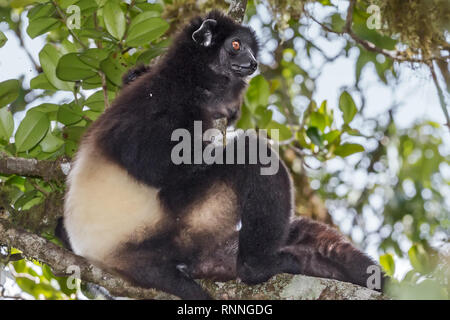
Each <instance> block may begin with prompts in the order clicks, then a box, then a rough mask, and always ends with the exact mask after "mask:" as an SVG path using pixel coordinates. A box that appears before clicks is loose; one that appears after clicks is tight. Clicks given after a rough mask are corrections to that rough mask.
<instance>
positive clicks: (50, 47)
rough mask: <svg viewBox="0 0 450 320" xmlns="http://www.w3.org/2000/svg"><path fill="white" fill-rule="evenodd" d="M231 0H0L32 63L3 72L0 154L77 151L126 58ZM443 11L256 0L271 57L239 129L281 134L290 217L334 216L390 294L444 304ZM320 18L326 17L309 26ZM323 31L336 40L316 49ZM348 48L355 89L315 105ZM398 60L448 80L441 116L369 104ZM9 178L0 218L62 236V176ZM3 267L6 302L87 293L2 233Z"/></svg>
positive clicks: (325, 0) (148, 52)
mask: <svg viewBox="0 0 450 320" xmlns="http://www.w3.org/2000/svg"><path fill="white" fill-rule="evenodd" d="M74 5H75V7H74ZM349 5H350V6H351V10H350V11H351V14H352V15H351V16H350V18H351V19H350V20H349V19H348V17H349V16H348V12H347V11H348V9H347V8H348V7H349ZM228 6H229V3H227V2H225V1H217V0H202V1H193V0H172V1H170V0H164V1H145V0H132V1H118V0H95V1H92V0H54V1H46V0H41V1H31V0H0V27H1V28H0V48H1V47H3V46H5V44H7V42H8V41H10V39H8V38H11V37H14V38H16V39H17V41H18V43H19V45H20V48H21V50H24V51H25V53H26V54H27V56H28V57H29V59H30V61H31V64H32V66H33V70H26V69H24V70H21V71H23V72H22V73H23V75H21V76H19V77H18V78H17V79H8V78H4V76H3V75H2V73H1V71H0V151H1V152H2V154H3V155H7V156H15V157H23V158H34V159H38V160H47V159H50V160H55V159H68V160H69V159H71V158H72V157H73V155H74V153H75V152H76V149H77V145H78V142H79V140H80V137H81V136H82V134H83V132H84V130H85V129H86V128H87V127H88V126H89V125H90V124H91V123H92V122H93V121H95V119H97V117H98V116H99V115H100V114H101V113H102V112H103V111H104V109H105V107H106V108H107V107H108V106H109V105H110V104H111V102H112V101H113V100H114V98H115V96H116V95H117V94H118V92H119V91H120V86H121V76H122V74H123V73H124V72H125V71H126V70H127V69H128V68H130V67H132V66H134V65H136V64H148V63H154V62H155V61H157V59H158V57H159V56H160V55H161V54H163V53H164V52H165V50H166V49H167V47H168V46H169V45H170V42H171V39H172V38H173V35H174V33H175V32H176V30H177V29H178V28H179V27H180V26H182V25H183V24H184V23H185V22H187V21H188V20H189V19H190V18H191V17H193V16H194V15H197V14H204V13H205V12H207V11H208V10H210V9H213V8H219V9H223V10H226V9H227V8H228ZM77 10H79V11H77ZM78 12H79V16H77V14H78ZM316 12H319V13H320V14H319V15H320V18H316V17H315V15H314V14H315V13H316ZM449 15H450V5H449V1H448V0H432V1H427V0H420V1H413V0H408V1H400V0H388V1H378V0H358V1H332V0H318V1H312V0H261V1H255V0H254V1H251V0H250V1H248V3H247V10H246V15H245V18H244V23H247V24H250V25H251V26H253V27H254V28H255V29H256V31H257V34H258V36H259V38H260V42H261V46H262V53H261V57H260V58H261V59H260V60H261V64H260V67H259V74H258V75H256V76H255V77H253V78H252V79H251V81H250V84H249V89H248V92H247V94H246V96H245V100H244V105H243V106H242V117H241V119H240V120H239V122H238V123H237V127H239V128H243V129H248V128H257V129H278V130H279V135H278V137H272V138H273V139H275V140H277V141H278V143H279V144H280V145H281V155H282V157H283V158H284V160H285V161H286V163H287V164H288V166H289V168H290V170H291V172H292V175H293V179H294V184H295V186H296V209H297V214H301V215H305V216H308V217H311V218H313V219H316V220H320V221H323V222H326V223H329V224H332V225H334V226H336V227H337V228H339V229H340V230H341V231H342V232H343V233H345V234H346V235H348V236H349V237H350V238H351V239H352V240H353V241H354V242H355V243H356V244H357V245H359V246H360V247H361V248H362V249H364V250H366V251H367V252H369V253H370V254H372V255H376V256H377V257H378V258H379V260H380V263H381V265H382V266H383V268H384V269H385V271H386V272H387V273H388V274H389V275H391V276H392V277H393V278H392V279H393V280H392V281H391V284H390V286H389V290H388V294H389V295H390V296H391V297H393V298H400V299H402V298H404V299H407V298H438V299H448V298H449V293H450V284H449V279H450V267H449V266H450V261H449V259H450V248H449V242H448V241H449V240H448V236H449V231H450V220H449V219H450V166H449V155H450V151H449V149H450V148H449V147H450V145H449V143H450V140H449V130H448V127H447V126H448V111H447V105H446V101H448V87H449V69H448V55H449V48H450V47H449V42H448V40H449V33H448V31H449V23H450V17H449ZM77 24H79V25H77ZM312 26H316V27H317V26H319V31H318V32H316V33H315V34H314V36H313V37H311V36H310V34H309V29H310V28H312ZM30 38H31V39H35V38H40V39H42V46H41V48H40V51H39V52H38V55H36V54H33V53H32V52H29V51H28V50H27V45H26V43H27V41H30V40H29V39H30ZM326 42H328V43H331V45H332V46H333V48H334V49H335V50H333V51H332V52H328V51H327V49H323V48H324V46H323V43H326ZM368 43H369V44H370V45H372V47H371V46H370V45H369V47H368V46H367V44H368ZM0 50H2V49H0ZM355 52H356V56H355ZM331 53H333V54H331ZM350 56H352V57H354V58H353V59H352V60H351V61H352V63H353V64H354V68H353V69H349V70H346V72H354V74H353V75H352V76H353V77H354V81H353V84H352V85H350V86H345V87H342V88H341V89H340V91H339V92H338V93H337V97H338V98H337V99H336V101H327V100H323V101H320V100H319V101H317V100H315V99H316V98H315V97H316V91H317V88H318V86H319V85H318V81H319V80H320V77H321V75H322V74H323V73H325V72H327V71H326V70H327V66H328V65H333V64H334V63H335V62H336V61H337V60H338V59H340V58H343V57H344V58H349V57H350ZM36 57H37V58H38V59H37V58H36ZM317 61H319V62H320V63H317ZM1 63H2V65H4V64H7V63H8V62H7V61H2V62H1ZM401 64H403V65H405V64H406V65H407V66H406V67H407V68H408V69H409V70H416V69H420V68H421V66H425V67H426V68H428V67H429V68H430V70H432V74H433V73H434V74H436V73H437V74H438V75H439V77H438V78H439V79H438V80H439V81H438V80H437V78H436V77H435V78H436V79H435V81H434V83H435V84H436V85H437V89H438V88H439V89H438V90H437V92H438V93H439V98H440V99H439V101H440V104H441V107H442V109H441V110H440V112H442V115H441V116H439V117H438V118H439V119H441V121H431V120H430V119H419V120H418V121H416V122H415V123H414V124H412V125H411V126H409V127H407V128H405V127H401V126H400V127H399V126H398V124H397V123H396V120H395V115H396V113H397V111H398V110H399V109H400V108H418V107H417V106H409V105H399V104H398V103H397V101H395V99H393V98H389V97H388V98H383V97H381V96H380V97H378V100H377V104H378V105H379V108H380V111H382V112H375V113H373V112H371V113H368V112H366V111H367V110H366V99H367V88H365V86H367V84H364V81H363V78H364V77H373V76H375V77H376V79H377V80H376V81H377V82H378V83H379V84H378V85H383V86H386V87H388V88H391V89H392V90H393V91H395V90H396V88H397V85H398V84H399V82H400V81H404V80H401V77H400V74H401V72H402V68H401V67H400V65H401ZM1 67H2V66H0V68H1ZM20 67H21V66H17V68H20ZM0 70H1V69H0ZM427 70H428V69H427ZM26 74H28V76H29V75H30V74H31V75H32V77H31V80H30V81H25V75H26ZM368 74H370V75H368ZM338 76H339V75H338ZM430 78H431V76H430V75H429V73H428V79H430ZM430 81H431V80H430ZM439 82H440V83H439ZM368 114H369V115H368ZM374 114H375V116H374ZM446 115H447V118H446ZM0 179H1V191H0V201H1V202H0V203H1V205H2V210H1V214H0V217H3V218H5V217H6V218H8V219H10V220H11V221H13V222H14V223H15V224H17V225H20V226H21V227H24V228H26V229H28V230H30V231H32V232H35V233H37V234H40V235H42V236H44V237H46V238H47V239H50V240H52V241H54V242H55V243H58V240H57V239H56V238H54V236H53V233H54V228H55V221H56V217H58V216H59V215H60V214H61V211H60V209H61V199H62V196H63V194H64V183H62V182H58V181H45V180H44V179H39V178H26V177H21V176H17V175H4V174H3V175H2V174H1V173H0ZM0 267H1V269H0V293H2V294H3V297H8V296H9V297H11V296H14V297H15V298H19V297H22V298H23V297H24V298H36V299H76V298H85V296H84V295H83V294H80V292H79V291H78V293H77V291H76V286H71V288H68V286H67V281H66V280H67V279H66V278H64V277H57V276H55V275H53V274H52V272H51V270H50V268H49V267H48V266H46V265H43V264H40V263H39V262H37V261H26V260H24V259H23V257H22V256H21V255H20V252H18V251H17V250H15V249H14V248H10V247H8V246H7V245H6V244H4V246H3V247H0ZM69 282H70V281H69Z"/></svg>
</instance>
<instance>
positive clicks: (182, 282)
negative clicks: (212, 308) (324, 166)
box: [115, 244, 211, 300]
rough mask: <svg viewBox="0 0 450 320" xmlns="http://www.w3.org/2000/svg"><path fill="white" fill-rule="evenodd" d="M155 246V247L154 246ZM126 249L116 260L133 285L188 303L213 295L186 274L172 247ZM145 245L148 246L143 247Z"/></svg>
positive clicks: (119, 268) (120, 269) (208, 298)
mask: <svg viewBox="0 0 450 320" xmlns="http://www.w3.org/2000/svg"><path fill="white" fill-rule="evenodd" d="M153 245H154V244H153ZM140 246H141V247H140V248H136V249H133V247H127V248H125V250H123V251H122V252H121V253H120V254H119V255H118V256H117V257H118V259H117V261H119V263H120V265H117V267H116V268H115V269H117V271H118V272H119V273H120V274H121V275H122V276H124V277H125V278H126V279H128V280H129V281H130V282H132V283H135V284H136V285H138V286H141V287H144V288H152V289H157V290H161V291H163V292H167V293H170V294H173V295H176V296H178V297H180V298H181V299H186V300H210V299H211V296H210V295H209V294H208V293H207V292H206V291H205V290H204V289H203V288H202V287H201V286H200V285H199V284H198V283H197V282H196V281H195V280H194V279H192V278H191V277H190V276H189V275H188V274H187V273H186V272H184V269H183V267H184V266H183V265H182V264H181V263H180V262H179V261H177V259H176V258H175V256H176V253H174V252H173V248H171V247H170V246H169V247H165V248H155V247H151V246H150V247H149V250H148V251H147V250H145V249H143V248H142V245H140ZM144 246H145V245H144Z"/></svg>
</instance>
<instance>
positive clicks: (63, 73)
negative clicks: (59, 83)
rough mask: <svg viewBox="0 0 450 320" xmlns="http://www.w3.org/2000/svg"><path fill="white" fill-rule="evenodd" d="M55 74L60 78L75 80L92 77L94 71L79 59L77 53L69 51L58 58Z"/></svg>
mask: <svg viewBox="0 0 450 320" xmlns="http://www.w3.org/2000/svg"><path fill="white" fill-rule="evenodd" d="M56 75H57V76H58V78H59V79H61V80H65V81H77V80H83V79H86V78H90V77H93V76H95V75H96V72H95V71H94V70H93V69H92V68H91V67H90V66H88V65H86V64H85V63H83V62H82V61H81V60H80V58H79V54H78V53H69V54H66V55H64V56H62V57H61V58H60V59H59V62H58V66H57V67H56Z"/></svg>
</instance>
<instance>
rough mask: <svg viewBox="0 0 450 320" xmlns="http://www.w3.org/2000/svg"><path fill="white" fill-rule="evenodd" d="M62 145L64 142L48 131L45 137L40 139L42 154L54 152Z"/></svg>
mask: <svg viewBox="0 0 450 320" xmlns="http://www.w3.org/2000/svg"><path fill="white" fill-rule="evenodd" d="M63 144H64V140H62V139H60V138H58V137H56V136H54V135H53V134H52V133H51V132H50V130H48V132H47V135H46V136H45V137H44V139H42V141H41V143H40V146H41V148H42V151H44V152H55V151H56V150H58V149H59V148H60V147H61V146H62V145H63Z"/></svg>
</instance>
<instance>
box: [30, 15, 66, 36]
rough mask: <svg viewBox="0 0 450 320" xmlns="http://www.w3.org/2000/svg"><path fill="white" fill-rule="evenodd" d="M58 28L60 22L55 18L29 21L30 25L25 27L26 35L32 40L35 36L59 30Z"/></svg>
mask: <svg viewBox="0 0 450 320" xmlns="http://www.w3.org/2000/svg"><path fill="white" fill-rule="evenodd" d="M60 26H61V22H60V21H59V20H57V19H55V18H48V17H45V18H40V19H36V20H31V21H30V24H29V25H28V27H27V33H28V35H29V36H30V38H31V39H34V38H36V37H37V36H39V35H41V34H44V33H46V32H48V31H50V30H53V29H56V28H59V27H60Z"/></svg>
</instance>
